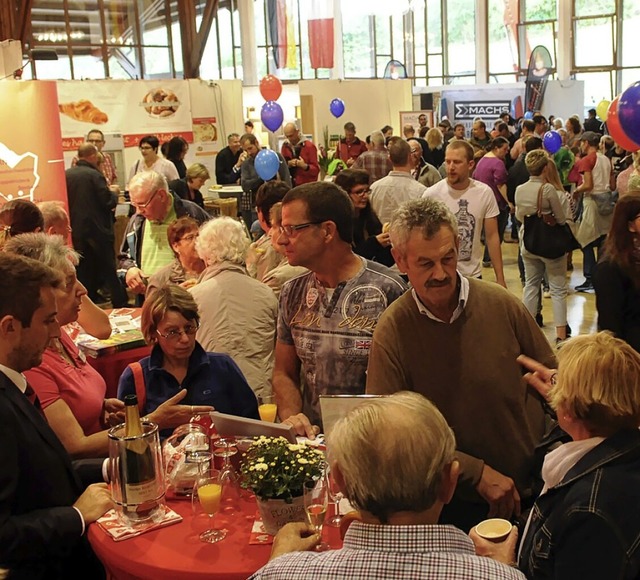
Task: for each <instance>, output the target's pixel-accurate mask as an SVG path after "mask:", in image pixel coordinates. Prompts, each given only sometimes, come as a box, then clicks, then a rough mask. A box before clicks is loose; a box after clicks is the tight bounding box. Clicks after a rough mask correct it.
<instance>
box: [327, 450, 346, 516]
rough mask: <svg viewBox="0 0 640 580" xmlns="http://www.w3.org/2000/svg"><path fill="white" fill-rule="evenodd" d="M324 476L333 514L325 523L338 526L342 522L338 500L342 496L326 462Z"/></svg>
mask: <svg viewBox="0 0 640 580" xmlns="http://www.w3.org/2000/svg"><path fill="white" fill-rule="evenodd" d="M324 476H325V477H326V479H327V487H328V488H329V498H330V499H331V503H332V504H333V505H334V510H333V516H332V517H330V518H329V519H328V520H327V525H329V526H333V527H334V528H339V527H340V523H341V522H342V515H340V501H341V500H342V498H343V497H344V495H343V494H342V491H341V490H340V488H339V487H338V484H337V483H336V480H335V478H334V477H333V475H332V473H331V468H330V467H329V464H328V463H327V464H326V467H325V470H324Z"/></svg>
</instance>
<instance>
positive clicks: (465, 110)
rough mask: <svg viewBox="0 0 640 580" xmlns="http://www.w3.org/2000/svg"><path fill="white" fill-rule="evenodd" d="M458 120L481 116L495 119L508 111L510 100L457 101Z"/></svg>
mask: <svg viewBox="0 0 640 580" xmlns="http://www.w3.org/2000/svg"><path fill="white" fill-rule="evenodd" d="M454 107H455V113H454V118H455V120H456V121H473V120H474V119H475V118H476V117H479V118H480V119H482V120H483V121H485V122H486V121H495V120H496V119H497V118H498V117H500V115H502V113H508V112H509V108H510V102H509V101H456V102H455V103H454Z"/></svg>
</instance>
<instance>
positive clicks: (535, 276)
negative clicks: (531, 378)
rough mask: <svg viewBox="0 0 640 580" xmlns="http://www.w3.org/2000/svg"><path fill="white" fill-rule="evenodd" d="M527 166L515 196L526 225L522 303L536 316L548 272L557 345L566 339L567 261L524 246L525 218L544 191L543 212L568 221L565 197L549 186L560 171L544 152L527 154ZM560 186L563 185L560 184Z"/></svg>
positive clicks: (519, 218) (538, 150) (522, 233)
mask: <svg viewBox="0 0 640 580" xmlns="http://www.w3.org/2000/svg"><path fill="white" fill-rule="evenodd" d="M525 165H526V167H527V170H528V171H529V175H530V176H531V177H530V178H529V181H527V182H526V183H523V184H522V185H520V186H518V188H517V189H516V194H515V201H516V218H517V219H518V221H519V222H521V223H522V224H523V225H522V226H521V228H520V240H521V242H520V251H521V253H522V261H523V262H524V271H525V286H524V291H523V296H522V302H523V303H524V305H525V306H526V307H527V310H528V311H529V312H530V313H531V316H534V317H535V316H536V314H537V312H538V306H539V303H540V298H541V296H540V295H541V284H542V279H543V277H544V274H545V271H546V273H547V277H548V280H549V289H550V292H551V305H552V308H553V322H554V326H555V327H556V344H559V343H560V342H562V341H563V340H565V339H566V338H567V278H566V274H567V259H566V257H565V256H564V255H563V256H560V257H559V258H554V259H551V258H545V257H543V256H538V255H536V254H533V253H532V252H530V251H529V250H527V248H526V247H525V245H524V236H525V228H526V225H525V218H526V217H528V216H531V215H534V214H535V213H536V212H537V210H538V193H539V192H540V191H542V204H541V211H542V213H543V214H552V215H553V217H554V218H555V219H556V222H557V223H558V224H560V225H562V224H564V223H565V222H566V216H565V211H564V209H563V204H562V202H561V199H560V195H562V197H563V198H564V190H563V191H562V194H560V193H559V192H558V191H557V185H552V184H551V183H549V180H548V175H549V171H550V169H551V168H553V169H552V171H554V170H555V171H557V170H556V169H555V165H554V163H553V160H552V159H549V157H548V155H547V154H546V153H545V152H544V151H543V150H542V149H535V150H534V151H530V152H529V153H527V156H526V157H525ZM560 187H562V185H561V184H560Z"/></svg>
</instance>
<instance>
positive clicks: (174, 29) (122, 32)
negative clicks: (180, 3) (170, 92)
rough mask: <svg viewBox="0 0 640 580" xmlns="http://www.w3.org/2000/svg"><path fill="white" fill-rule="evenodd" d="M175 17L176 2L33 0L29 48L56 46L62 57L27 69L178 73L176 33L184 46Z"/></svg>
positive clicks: (105, 74) (88, 75)
mask: <svg viewBox="0 0 640 580" xmlns="http://www.w3.org/2000/svg"><path fill="white" fill-rule="evenodd" d="M177 21H178V18H177V3H176V1H175V0H34V1H33V8H32V13H31V41H30V48H36V47H39V48H49V49H53V50H55V51H56V53H57V54H58V59H59V60H58V61H46V62H36V63H34V65H33V68H32V69H31V71H28V73H31V74H34V75H36V76H37V78H41V79H45V78H48V79H83V78H84V79H102V78H162V77H175V76H176V75H177V74H178V73H181V68H182V62H181V58H179V55H177V54H176V51H174V50H172V47H173V46H174V43H175V40H174V39H173V37H174V35H176V34H178V42H177V44H175V45H176V46H180V45H179V30H178V26H177V24H174V23H176V22H177ZM177 52H178V53H179V51H177ZM28 73H27V76H29V74H28Z"/></svg>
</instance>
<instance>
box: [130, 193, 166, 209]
mask: <svg viewBox="0 0 640 580" xmlns="http://www.w3.org/2000/svg"><path fill="white" fill-rule="evenodd" d="M158 191H160V190H159V189H156V190H155V191H154V192H153V193H152V194H151V197H149V199H148V200H147V201H145V202H144V203H135V202H133V201H132V202H131V205H132V206H133V207H135V208H136V209H145V208H146V207H147V206H148V205H149V204H150V203H151V202H152V201H153V198H154V197H155V196H156V193H158Z"/></svg>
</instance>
